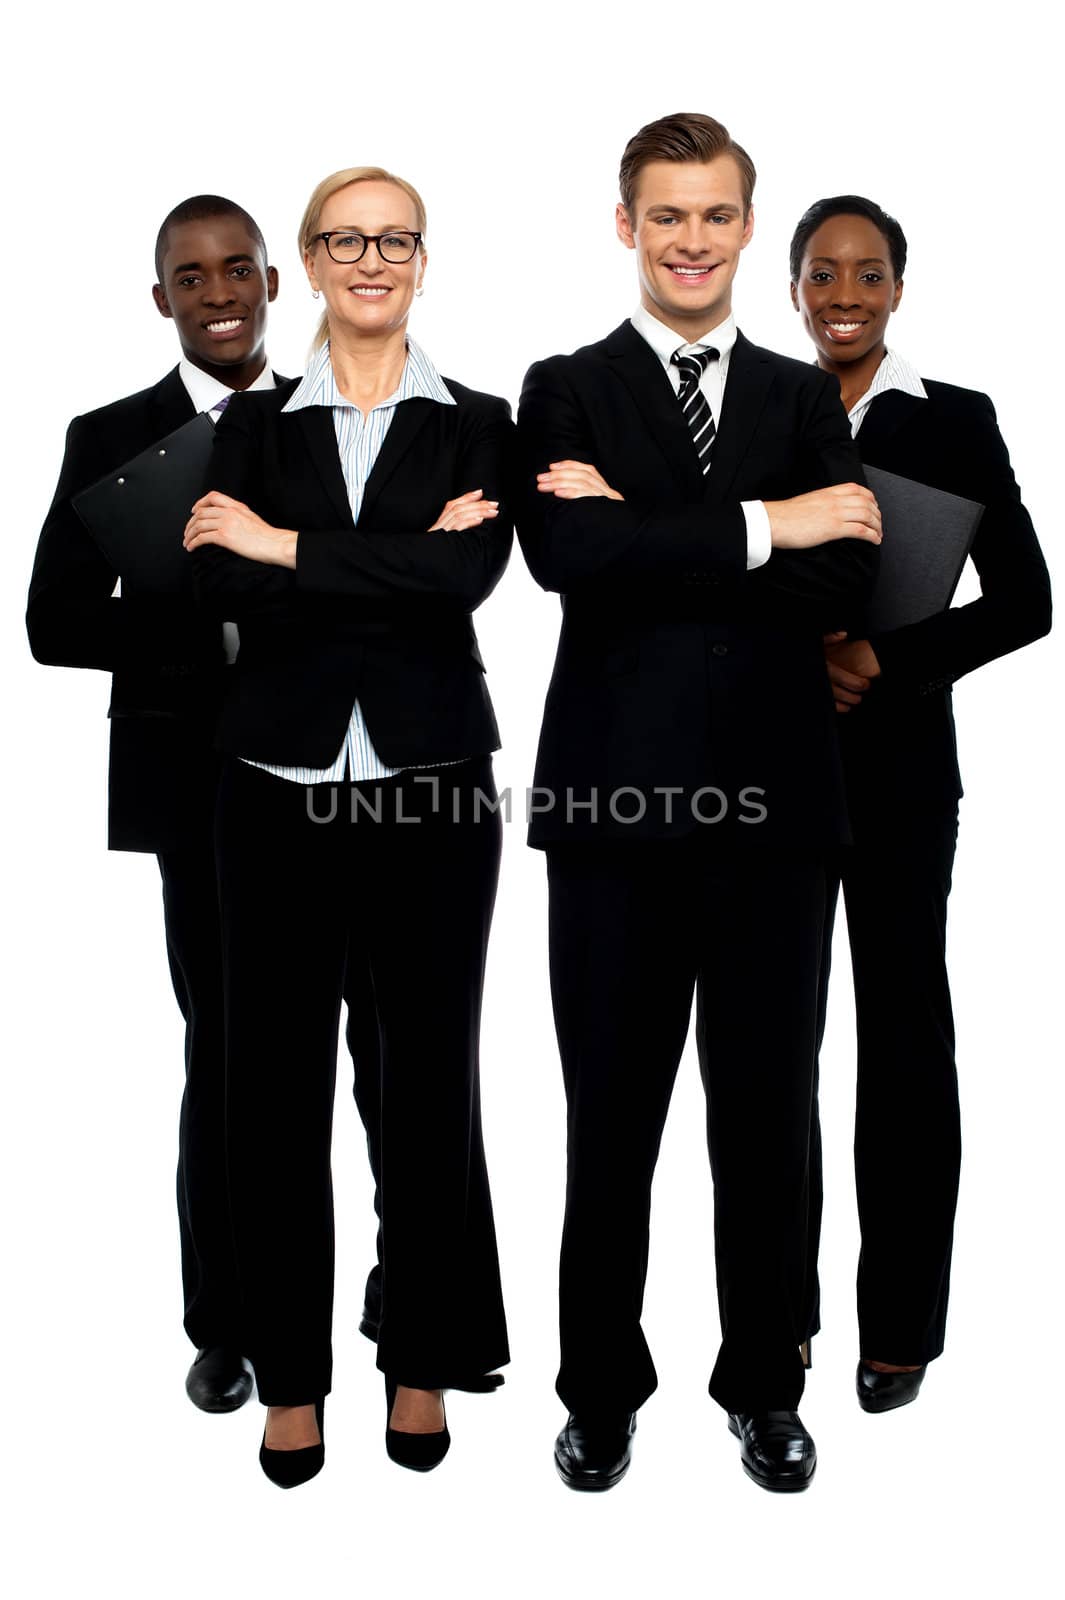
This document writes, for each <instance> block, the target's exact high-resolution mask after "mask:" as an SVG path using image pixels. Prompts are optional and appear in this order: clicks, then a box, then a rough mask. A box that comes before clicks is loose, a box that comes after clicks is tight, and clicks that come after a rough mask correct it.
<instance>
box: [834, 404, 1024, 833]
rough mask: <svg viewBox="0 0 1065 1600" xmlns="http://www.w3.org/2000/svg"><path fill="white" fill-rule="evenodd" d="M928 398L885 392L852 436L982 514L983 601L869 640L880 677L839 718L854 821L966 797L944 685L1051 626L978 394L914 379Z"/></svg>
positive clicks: (885, 463) (1019, 508)
mask: <svg viewBox="0 0 1065 1600" xmlns="http://www.w3.org/2000/svg"><path fill="white" fill-rule="evenodd" d="M922 381H923V382H924V386H925V388H926V390H927V391H928V398H927V400H921V399H919V398H918V397H916V396H914V395H908V394H902V393H901V392H899V391H897V390H889V391H888V392H887V393H885V394H882V395H878V396H877V398H876V399H875V400H874V401H873V402H872V404H871V405H870V407H869V411H868V413H867V414H866V417H865V420H864V421H863V423H862V425H861V427H860V428H859V430H858V438H857V441H856V442H857V445H858V448H859V450H860V451H861V455H862V460H863V461H864V462H866V463H867V464H868V465H869V466H871V467H882V468H883V469H884V470H885V471H887V472H896V473H899V474H900V475H901V476H902V477H906V478H913V479H915V480H916V481H917V482H918V483H927V484H930V485H931V486H932V487H933V488H936V489H944V490H946V491H947V492H948V493H950V494H958V495H963V496H964V497H965V498H966V499H969V500H978V501H980V502H981V504H982V505H984V506H985V507H986V510H985V511H984V515H983V517H982V518H981V520H980V524H979V527H978V528H977V531H976V538H975V540H974V541H973V548H972V559H973V564H974V565H975V567H976V570H977V572H978V573H979V575H980V588H981V595H980V598H979V599H978V600H973V601H971V602H970V603H969V604H968V605H963V606H955V607H953V608H952V609H950V610H948V611H943V612H940V613H939V614H938V615H937V616H934V617H929V618H927V619H926V620H925V621H924V622H916V623H912V624H910V626H908V627H905V628H895V629H892V630H891V631H890V632H888V633H879V634H874V635H873V637H872V639H871V643H872V646H873V649H874V650H875V652H876V655H877V659H878V660H879V662H880V666H881V669H882V673H883V676H882V677H880V678H878V679H875V680H874V682H873V683H872V685H871V686H870V688H869V690H868V692H867V693H866V695H865V699H864V701H863V703H862V704H861V705H860V706H856V707H855V708H854V709H853V710H852V711H850V712H848V713H847V715H846V716H845V717H840V718H839V732H840V742H841V745H842V748H843V753H844V760H845V767H846V773H847V783H848V791H849V793H850V796H851V805H852V810H853V813H854V819H855V822H856V823H857V822H858V821H859V818H860V817H864V816H866V815H867V814H871V815H872V816H875V818H876V821H877V825H878V826H880V825H882V824H883V822H884V821H886V820H890V819H892V818H894V819H896V820H897V821H899V822H900V823H905V822H907V821H908V820H909V819H910V818H912V817H914V816H917V815H922V814H931V813H941V812H942V810H943V809H944V808H952V807H953V806H954V804H955V803H956V801H957V800H958V798H959V797H960V795H961V792H962V786H961V775H960V772H959V769H958V758H957V750H956V744H955V737H954V714H953V706H952V700H951V685H952V684H953V683H954V682H955V681H956V680H957V679H958V678H960V677H962V676H963V675H964V674H965V673H967V672H972V671H973V669H974V668H976V667H980V666H983V664H984V663H985V662H986V661H993V660H994V659H995V658H996V656H1003V655H1007V654H1008V653H1009V652H1010V651H1011V650H1017V649H1019V648H1020V647H1021V646H1022V645H1025V644H1029V643H1030V642H1031V641H1032V640H1033V639H1038V638H1041V637H1042V636H1043V634H1045V633H1047V632H1049V629H1050V613H1051V605H1050V578H1049V576H1048V573H1047V568H1046V563H1045V561H1044V560H1043V554H1042V551H1041V550H1040V548H1039V541H1038V540H1037V538H1036V535H1035V530H1034V529H1033V527H1032V519H1031V517H1030V516H1029V515H1028V512H1027V511H1026V510H1025V508H1024V506H1023V505H1022V503H1021V495H1020V490H1019V489H1018V487H1017V481H1016V479H1015V477H1014V475H1013V469H1012V468H1011V466H1010V460H1009V455H1008V454H1007V451H1006V446H1005V444H1004V442H1003V439H1002V435H1001V434H1000V433H999V430H998V425H997V423H996V421H995V410H994V407H993V405H992V404H991V401H990V400H989V399H988V397H987V395H985V394H978V393H977V392H975V391H974V390H972V389H959V388H955V387H954V385H953V384H948V383H935V382H932V381H931V380H930V379H924V380H922Z"/></svg>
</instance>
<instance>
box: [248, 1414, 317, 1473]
mask: <svg viewBox="0 0 1065 1600" xmlns="http://www.w3.org/2000/svg"><path fill="white" fill-rule="evenodd" d="M314 1414H315V1416H316V1417H317V1419H318V1432H319V1434H320V1435H321V1439H320V1442H319V1443H318V1444H309V1445H307V1446H305V1448H304V1449H302V1450H269V1449H267V1445H266V1431H265V1429H264V1430H263V1442H262V1444H261V1445H260V1446H259V1465H260V1466H261V1467H262V1469H263V1471H264V1472H265V1474H266V1476H267V1477H268V1478H269V1479H270V1482H271V1483H276V1484H277V1487H278V1488H279V1489H295V1488H297V1487H298V1486H299V1485H300V1484H301V1483H308V1482H309V1481H310V1480H311V1478H316V1477H317V1476H318V1474H319V1472H321V1470H322V1468H323V1467H324V1466H325V1401H324V1400H316V1401H315V1402H314Z"/></svg>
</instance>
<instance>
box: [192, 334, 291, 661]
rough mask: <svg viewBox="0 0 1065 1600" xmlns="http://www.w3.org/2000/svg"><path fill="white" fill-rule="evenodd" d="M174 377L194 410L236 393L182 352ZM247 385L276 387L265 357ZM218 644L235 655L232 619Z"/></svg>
mask: <svg viewBox="0 0 1065 1600" xmlns="http://www.w3.org/2000/svg"><path fill="white" fill-rule="evenodd" d="M178 377H179V378H180V379H181V381H182V383H183V384H184V385H185V393H186V394H187V395H188V397H189V399H190V400H191V401H192V403H193V405H194V406H195V407H196V410H197V411H206V412H212V411H214V408H215V406H216V405H217V404H218V402H219V401H220V400H228V398H229V396H230V395H231V394H236V393H237V391H236V390H235V389H230V388H228V387H227V385H226V384H224V383H221V382H219V380H218V379H217V378H212V376H211V374H210V373H209V372H203V371H202V370H201V369H200V368H199V367H194V366H193V364H192V362H191V361H186V359H185V357H184V356H182V358H181V360H180V361H179V362H178ZM248 388H249V389H276V388H277V383H276V380H275V378H274V374H273V372H272V371H271V369H270V363H269V361H268V362H267V363H266V365H265V366H264V367H263V370H262V371H261V372H260V374H259V376H258V377H257V378H256V380H255V382H254V383H249V385H248ZM216 420H217V419H216ZM222 648H223V650H224V651H225V653H226V665H227V666H229V665H232V663H233V662H234V661H235V660H236V659H237V651H238V650H239V648H240V635H239V634H238V632H237V625H236V623H235V622H223V624H222Z"/></svg>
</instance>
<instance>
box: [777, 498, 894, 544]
mask: <svg viewBox="0 0 1065 1600" xmlns="http://www.w3.org/2000/svg"><path fill="white" fill-rule="evenodd" d="M762 503H763V505H764V506H765V508H766V511H767V512H768V513H769V527H770V530H771V533H772V538H773V548H774V549H775V550H777V549H779V550H809V549H812V548H813V546H814V545H819V544H828V543H829V541H830V540H832V539H866V540H868V541H869V542H870V543H871V544H879V543H880V541H881V539H882V537H883V531H882V529H881V526H880V507H879V506H878V505H877V503H876V500H875V499H874V497H873V495H872V493H871V492H870V490H868V489H863V488H862V486H861V484H860V483H836V484H833V485H832V486H831V488H828V489H814V490H812V491H811V493H810V494H797V495H796V496H795V497H794V499H792V500H764V501H763V502H762Z"/></svg>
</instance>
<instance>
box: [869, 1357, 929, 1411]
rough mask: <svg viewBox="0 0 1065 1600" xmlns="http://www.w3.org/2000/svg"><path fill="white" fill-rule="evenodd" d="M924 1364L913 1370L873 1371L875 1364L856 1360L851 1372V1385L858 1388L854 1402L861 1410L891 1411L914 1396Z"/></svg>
mask: <svg viewBox="0 0 1065 1600" xmlns="http://www.w3.org/2000/svg"><path fill="white" fill-rule="evenodd" d="M927 1371H928V1368H927V1366H924V1367H918V1368H917V1370H916V1372H877V1370H876V1368H875V1367H868V1366H866V1364H865V1362H864V1360H862V1361H859V1363H858V1370H857V1372H856V1373H855V1374H854V1387H855V1388H856V1390H857V1391H858V1404H859V1405H860V1406H861V1408H862V1410H863V1411H872V1412H878V1411H895V1410H897V1409H898V1407H899V1406H908V1405H909V1404H910V1402H911V1401H912V1400H916V1399H917V1395H918V1392H919V1390H920V1388H921V1384H922V1383H923V1382H924V1375H925V1373H926V1372H927Z"/></svg>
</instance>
